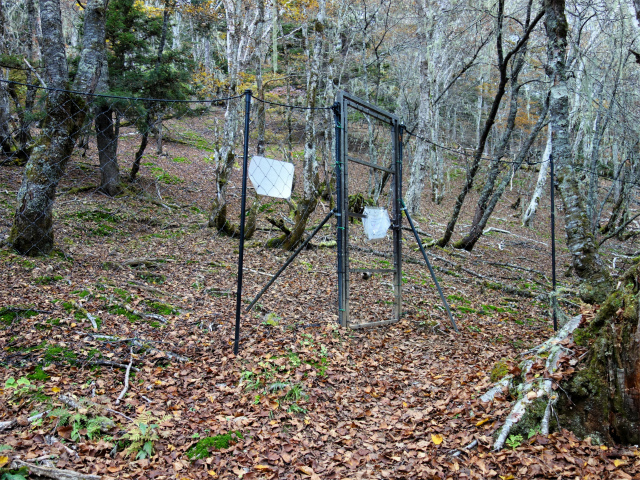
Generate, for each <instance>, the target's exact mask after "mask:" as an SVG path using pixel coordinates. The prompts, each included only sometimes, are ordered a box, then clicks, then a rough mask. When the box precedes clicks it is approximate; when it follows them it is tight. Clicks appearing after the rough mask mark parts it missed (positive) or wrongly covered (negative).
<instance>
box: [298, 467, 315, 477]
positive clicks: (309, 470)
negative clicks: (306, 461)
mask: <svg viewBox="0 0 640 480" xmlns="http://www.w3.org/2000/svg"><path fill="white" fill-rule="evenodd" d="M298 470H300V471H301V472H302V473H306V474H307V475H313V474H314V471H313V468H311V467H307V466H306V465H300V466H299V467H298Z"/></svg>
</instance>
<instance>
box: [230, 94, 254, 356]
mask: <svg viewBox="0 0 640 480" xmlns="http://www.w3.org/2000/svg"><path fill="white" fill-rule="evenodd" d="M244 99H245V103H244V145H243V153H242V192H241V195H240V198H241V200H240V247H239V248H238V290H237V292H236V331H235V339H234V342H233V353H234V354H235V355H237V354H238V347H239V344H240V309H241V307H242V271H243V264H244V221H245V217H246V212H247V170H248V168H247V164H248V159H249V121H250V120H251V118H250V112H251V90H245V91H244Z"/></svg>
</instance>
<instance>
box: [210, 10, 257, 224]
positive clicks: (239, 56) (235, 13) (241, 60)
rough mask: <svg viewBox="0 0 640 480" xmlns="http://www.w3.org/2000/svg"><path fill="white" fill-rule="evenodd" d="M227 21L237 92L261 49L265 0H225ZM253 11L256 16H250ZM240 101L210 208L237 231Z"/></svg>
mask: <svg viewBox="0 0 640 480" xmlns="http://www.w3.org/2000/svg"><path fill="white" fill-rule="evenodd" d="M224 6H225V18H226V21H227V43H226V56H227V69H228V82H229V93H230V94H231V95H235V94H236V93H237V88H238V85H239V74H240V72H243V71H245V70H246V67H247V65H248V64H249V62H250V60H251V59H252V58H253V56H254V55H255V54H256V52H257V51H259V49H258V48H256V45H255V44H256V42H257V40H258V38H260V37H261V35H262V33H263V28H262V27H263V24H264V22H265V17H264V0H260V1H259V2H258V5H257V9H256V10H253V9H251V8H246V9H245V6H243V5H242V2H240V1H239V0H225V1H224ZM251 15H253V19H251V18H250V16H251ZM239 105H240V104H239V102H236V101H229V102H227V111H226V112H225V121H224V129H223V134H222V142H221V146H220V148H219V149H218V150H217V151H216V152H215V157H216V196H215V198H214V199H213V202H212V203H211V208H210V210H209V221H208V224H209V227H210V228H215V229H217V230H220V231H225V232H226V233H228V234H231V235H234V234H236V233H237V232H238V229H237V228H236V227H234V226H232V225H231V224H230V223H229V222H228V220H227V184H228V183H229V179H230V177H231V173H232V170H233V165H234V163H235V158H236V156H235V152H234V149H235V143H236V136H237V133H238V112H239Z"/></svg>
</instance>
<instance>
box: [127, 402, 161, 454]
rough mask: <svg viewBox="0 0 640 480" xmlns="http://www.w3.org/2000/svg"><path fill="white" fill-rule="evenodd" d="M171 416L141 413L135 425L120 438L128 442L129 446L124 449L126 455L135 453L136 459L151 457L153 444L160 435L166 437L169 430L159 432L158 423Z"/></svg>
mask: <svg viewBox="0 0 640 480" xmlns="http://www.w3.org/2000/svg"><path fill="white" fill-rule="evenodd" d="M169 418H171V417H170V416H169V415H167V416H164V417H162V418H158V417H155V416H153V415H152V414H151V413H150V412H143V413H141V414H140V415H139V416H138V418H137V420H136V423H135V425H133V426H132V427H131V429H130V430H129V431H128V432H127V433H125V434H124V435H123V436H122V438H123V440H126V441H127V442H129V446H128V447H127V449H126V450H125V452H126V454H127V455H128V456H133V455H134V454H135V455H136V460H140V459H143V458H147V457H151V456H152V455H153V444H154V442H155V441H157V440H159V439H160V436H163V437H166V436H168V435H169V434H170V433H169V432H161V431H160V424H161V423H162V422H165V421H167V420H169Z"/></svg>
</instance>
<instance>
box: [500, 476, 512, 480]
mask: <svg viewBox="0 0 640 480" xmlns="http://www.w3.org/2000/svg"><path fill="white" fill-rule="evenodd" d="M500 478H501V479H502V480H513V479H514V478H515V477H514V476H513V475H505V476H502V475H500Z"/></svg>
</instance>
